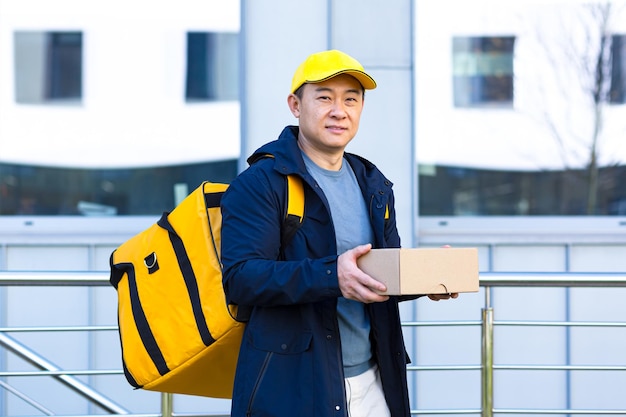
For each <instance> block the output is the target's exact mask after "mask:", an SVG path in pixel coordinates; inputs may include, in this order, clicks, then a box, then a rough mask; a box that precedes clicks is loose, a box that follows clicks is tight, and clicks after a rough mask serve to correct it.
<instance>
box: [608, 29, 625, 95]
mask: <svg viewBox="0 0 626 417" xmlns="http://www.w3.org/2000/svg"><path fill="white" fill-rule="evenodd" d="M611 39H612V41H611V90H610V101H611V103H614V104H624V103H626V35H613V36H612V38H611Z"/></svg>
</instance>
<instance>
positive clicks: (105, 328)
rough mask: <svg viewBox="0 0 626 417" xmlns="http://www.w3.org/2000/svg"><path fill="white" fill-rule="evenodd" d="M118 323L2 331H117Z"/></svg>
mask: <svg viewBox="0 0 626 417" xmlns="http://www.w3.org/2000/svg"><path fill="white" fill-rule="evenodd" d="M118 329H119V327H118V326H117V325H109V326H50V327H45V326H33V327H0V333H11V332H14V333H22V332H25V333H28V332H91V331H117V330H118Z"/></svg>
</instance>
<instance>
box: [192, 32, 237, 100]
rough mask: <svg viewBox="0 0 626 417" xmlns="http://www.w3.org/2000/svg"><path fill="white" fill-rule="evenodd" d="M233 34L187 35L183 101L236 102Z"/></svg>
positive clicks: (235, 57) (234, 39) (206, 33)
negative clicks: (184, 99) (184, 94)
mask: <svg viewBox="0 0 626 417" xmlns="http://www.w3.org/2000/svg"><path fill="white" fill-rule="evenodd" d="M238 39H239V37H238V35H237V34H236V33H213V32H188V33H187V81H186V99H187V101H224V100H237V99H239V89H238V86H239V59H238V51H239V48H238V42H239V40H238Z"/></svg>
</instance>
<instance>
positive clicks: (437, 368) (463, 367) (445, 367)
mask: <svg viewBox="0 0 626 417" xmlns="http://www.w3.org/2000/svg"><path fill="white" fill-rule="evenodd" d="M480 369H482V366H481V365H408V366H407V367H406V370H407V371H477V370H480Z"/></svg>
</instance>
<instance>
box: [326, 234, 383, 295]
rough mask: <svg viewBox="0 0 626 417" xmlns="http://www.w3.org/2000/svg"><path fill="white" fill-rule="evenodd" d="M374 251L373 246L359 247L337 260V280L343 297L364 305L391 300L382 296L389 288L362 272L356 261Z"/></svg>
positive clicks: (343, 254)
mask: <svg viewBox="0 0 626 417" xmlns="http://www.w3.org/2000/svg"><path fill="white" fill-rule="evenodd" d="M371 249H372V245H371V244H369V243H368V244H367V245H361V246H357V247H356V248H354V249H350V250H348V251H346V252H344V253H342V254H341V255H339V258H338V259H337V278H338V279H339V289H340V290H341V293H342V294H343V296H344V297H345V298H347V299H349V300H356V301H360V302H362V303H378V302H381V301H386V300H388V299H389V296H387V295H381V294H380V293H383V292H385V291H387V287H386V286H385V284H383V283H382V282H380V281H376V280H375V279H374V278H372V277H370V276H369V275H367V274H366V273H365V272H363V271H361V270H360V269H359V267H358V266H357V263H356V260H357V259H358V258H359V257H361V256H363V255H365V254H366V253H368V252H369V251H370V250H371Z"/></svg>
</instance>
